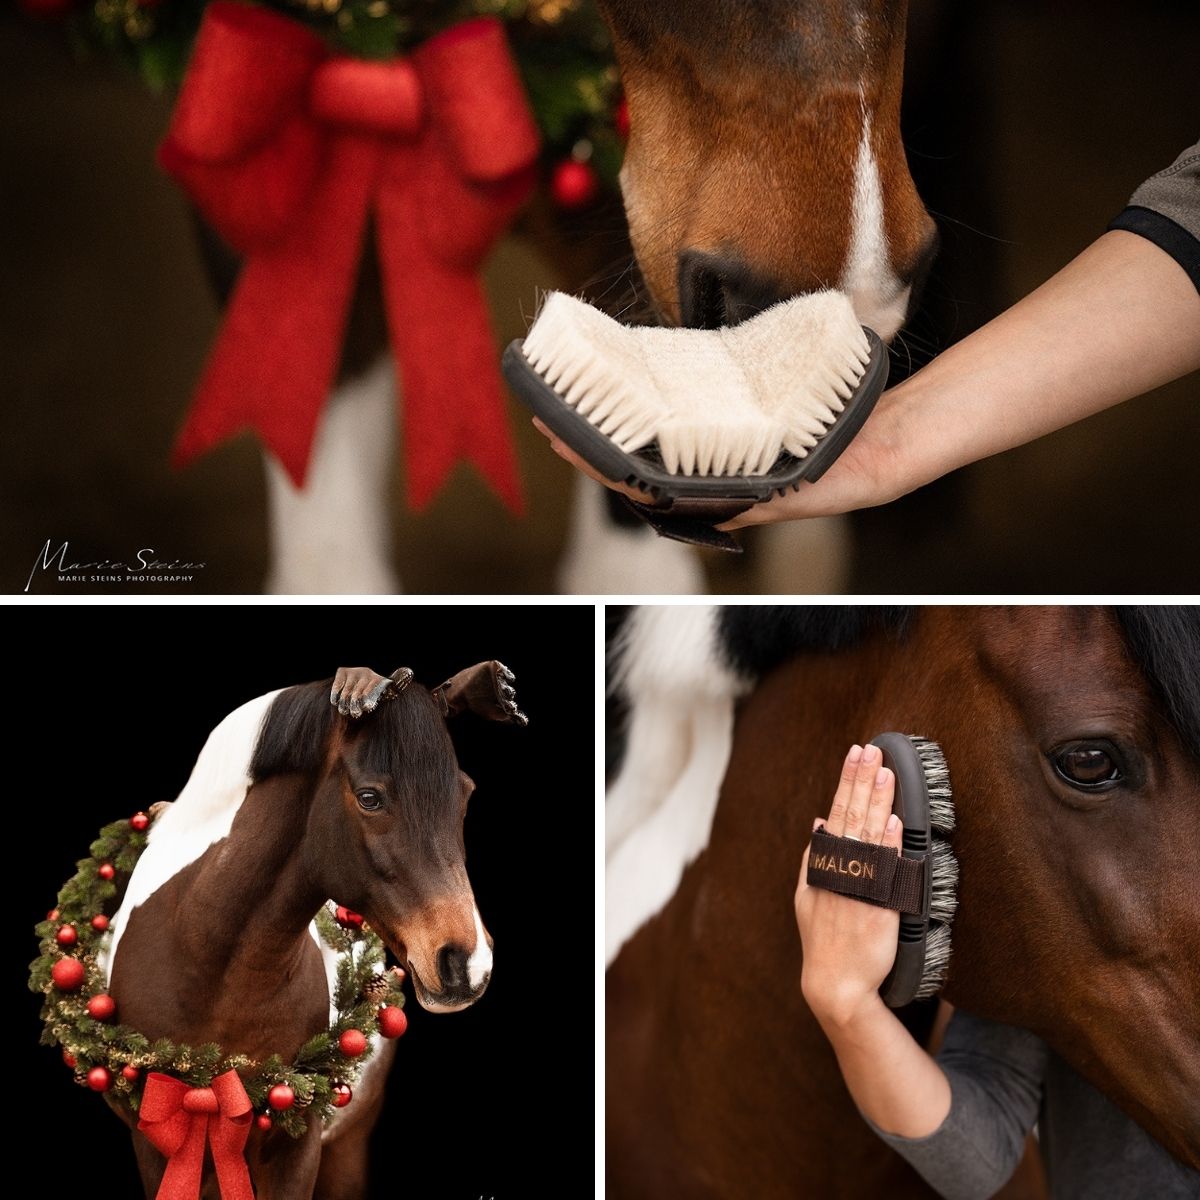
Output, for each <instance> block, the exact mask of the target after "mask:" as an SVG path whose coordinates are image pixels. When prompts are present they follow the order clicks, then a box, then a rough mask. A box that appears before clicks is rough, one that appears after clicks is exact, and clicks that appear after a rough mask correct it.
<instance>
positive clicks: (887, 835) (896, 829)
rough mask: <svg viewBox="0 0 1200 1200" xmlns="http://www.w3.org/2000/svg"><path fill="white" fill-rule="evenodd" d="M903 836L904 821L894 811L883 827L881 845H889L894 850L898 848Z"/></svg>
mask: <svg viewBox="0 0 1200 1200" xmlns="http://www.w3.org/2000/svg"><path fill="white" fill-rule="evenodd" d="M903 837H904V823H903V822H902V821H901V820H900V818H899V817H898V816H896V814H895V813H892V815H891V816H890V817H888V819H887V824H885V825H884V827H883V840H882V842H880V845H882V846H891V847H893V848H894V849H896V850H899V849H900V844H901V839H902V838H903Z"/></svg>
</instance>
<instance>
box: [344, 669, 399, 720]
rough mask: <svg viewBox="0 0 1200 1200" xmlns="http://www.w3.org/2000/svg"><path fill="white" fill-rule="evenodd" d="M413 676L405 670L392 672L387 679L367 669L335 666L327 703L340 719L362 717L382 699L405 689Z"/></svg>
mask: <svg viewBox="0 0 1200 1200" xmlns="http://www.w3.org/2000/svg"><path fill="white" fill-rule="evenodd" d="M412 677H413V673H412V671H410V670H409V669H408V667H401V668H400V669H399V670H398V671H394V672H393V673H392V675H391V677H390V678H389V677H387V676H386V675H378V674H376V673H375V672H374V671H372V670H371V668H370V667H338V671H337V674H336V675H335V676H334V677H333V691H332V692H330V693H329V703H330V704H332V705H333V706H334V707H335V708H336V709H337V710H338V712H340V713H341V714H342V716H343V717H361V716H363V715H364V714H365V713H372V712H374V711H375V709H376V707H377V706H378V704H379V702H380V700H382V699H384V697H385V696H389V695H392V696H398V695H399V694H400V693H401V692H402V691H404V689H405V688H406V687H408V685H409V683H410V682H411V681H412Z"/></svg>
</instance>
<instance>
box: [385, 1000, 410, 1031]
mask: <svg viewBox="0 0 1200 1200" xmlns="http://www.w3.org/2000/svg"><path fill="white" fill-rule="evenodd" d="M407 1028H408V1018H407V1017H406V1016H405V1015H404V1009H402V1008H397V1007H396V1006H395V1005H394V1004H385V1005H384V1006H383V1007H382V1008H381V1009H380V1010H379V1032H380V1033H382V1034H383V1036H384V1037H385V1038H397V1037H400V1036H401V1034H403V1033H404V1031H405V1030H406V1029H407Z"/></svg>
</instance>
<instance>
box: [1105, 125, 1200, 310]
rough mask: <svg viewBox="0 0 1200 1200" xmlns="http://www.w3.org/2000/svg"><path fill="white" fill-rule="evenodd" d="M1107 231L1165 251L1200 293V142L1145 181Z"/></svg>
mask: <svg viewBox="0 0 1200 1200" xmlns="http://www.w3.org/2000/svg"><path fill="white" fill-rule="evenodd" d="M1108 227H1109V229H1124V230H1127V231H1128V232H1130V233H1136V234H1139V235H1140V236H1141V237H1144V238H1147V239H1148V240H1150V241H1152V242H1153V243H1154V244H1155V245H1156V246H1158V247H1159V249H1161V250H1165V251H1166V252H1167V253H1168V254H1169V255H1170V256H1171V257H1172V258H1173V259H1174V260H1175V261H1176V262H1177V263H1178V264H1179V265H1180V266H1181V267H1182V268H1183V269H1184V270H1185V271H1186V272H1187V273H1188V275H1189V276H1190V278H1191V280H1192V282H1193V283H1194V284H1195V285H1196V290H1197V291H1200V142H1197V143H1196V145H1194V146H1189V147H1188V148H1187V149H1186V150H1185V151H1184V152H1183V153H1182V154H1181V155H1180V156H1179V157H1178V158H1177V159H1176V160H1175V161H1174V162H1173V163H1172V164H1171V165H1170V166H1169V167H1167V168H1166V170H1163V171H1159V173H1158V174H1157V175H1152V176H1151V177H1150V178H1149V179H1147V180H1146V182H1145V183H1143V184H1142V186H1141V187H1139V188H1138V189H1137V191H1136V192H1134V193H1133V195H1132V196H1131V197H1130V199H1129V204H1128V206H1127V207H1126V208H1125V209H1124V211H1122V212H1121V213H1119V214H1118V215H1117V216H1116V217H1114V218H1113V220H1112V221H1111V222H1110V223H1109V226H1108Z"/></svg>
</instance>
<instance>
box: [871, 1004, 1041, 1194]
mask: <svg viewBox="0 0 1200 1200" xmlns="http://www.w3.org/2000/svg"><path fill="white" fill-rule="evenodd" d="M1047 1054H1048V1051H1047V1049H1046V1045H1045V1043H1044V1042H1042V1041H1041V1039H1039V1038H1037V1037H1035V1036H1034V1035H1033V1034H1032V1033H1028V1032H1027V1031H1026V1030H1023V1029H1015V1028H1013V1027H1012V1026H1011V1025H999V1024H997V1023H996V1022H994V1021H983V1020H980V1019H979V1018H977V1017H972V1016H970V1015H969V1014H967V1013H964V1012H961V1011H959V1012H955V1014H954V1016H953V1018H952V1019H951V1021H950V1025H949V1027H948V1028H947V1030H946V1039H945V1042H944V1043H943V1045H942V1049H941V1052H940V1053H939V1054H938V1057H937V1061H938V1065H939V1066H940V1067H941V1068H942V1070H943V1071H945V1073H946V1078H947V1079H948V1080H949V1081H950V1093H951V1100H950V1112H949V1114H948V1115H947V1116H946V1119H945V1120H944V1121H943V1122H942V1124H941V1125H940V1126H939V1127H938V1128H937V1129H936V1130H935V1131H934V1132H933V1133H931V1134H929V1135H928V1136H927V1137H923V1138H905V1137H898V1136H897V1135H895V1134H890V1133H884V1132H883V1131H882V1130H880V1129H879V1128H878V1127H877V1126H875V1125H873V1124H872V1125H871V1127H872V1128H873V1129H874V1130H875V1132H876V1133H878V1134H879V1136H880V1137H881V1138H883V1140H884V1141H885V1142H887V1144H888V1145H889V1146H891V1147H892V1148H893V1149H894V1150H896V1151H898V1152H899V1153H900V1154H901V1155H903V1156H904V1157H905V1158H906V1159H908V1161H909V1162H910V1163H911V1164H912V1165H913V1166H914V1167H915V1168H916V1169H917V1171H919V1172H920V1173H921V1175H923V1176H924V1177H925V1179H926V1180H927V1181H928V1182H929V1184H930V1185H931V1186H932V1187H934V1188H936V1189H937V1191H938V1192H939V1193H940V1194H941V1195H942V1196H945V1197H946V1200H983V1198H984V1197H988V1196H992V1195H994V1194H995V1193H996V1192H997V1191H998V1190H999V1189H1000V1188H1001V1187H1002V1186H1003V1185H1004V1183H1005V1182H1006V1181H1007V1180H1008V1178H1009V1177H1010V1176H1011V1175H1012V1173H1013V1171H1015V1170H1016V1168H1017V1164H1018V1163H1019V1162H1020V1161H1021V1155H1022V1154H1023V1153H1024V1150H1025V1138H1026V1137H1027V1136H1028V1134H1029V1131H1030V1130H1031V1129H1032V1128H1033V1126H1034V1124H1035V1122H1036V1121H1037V1118H1038V1108H1039V1106H1040V1104H1041V1099H1042V1083H1043V1079H1044V1078H1045V1073H1046V1061H1047ZM867 1123H868V1124H871V1122H869V1121H868V1122H867Z"/></svg>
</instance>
